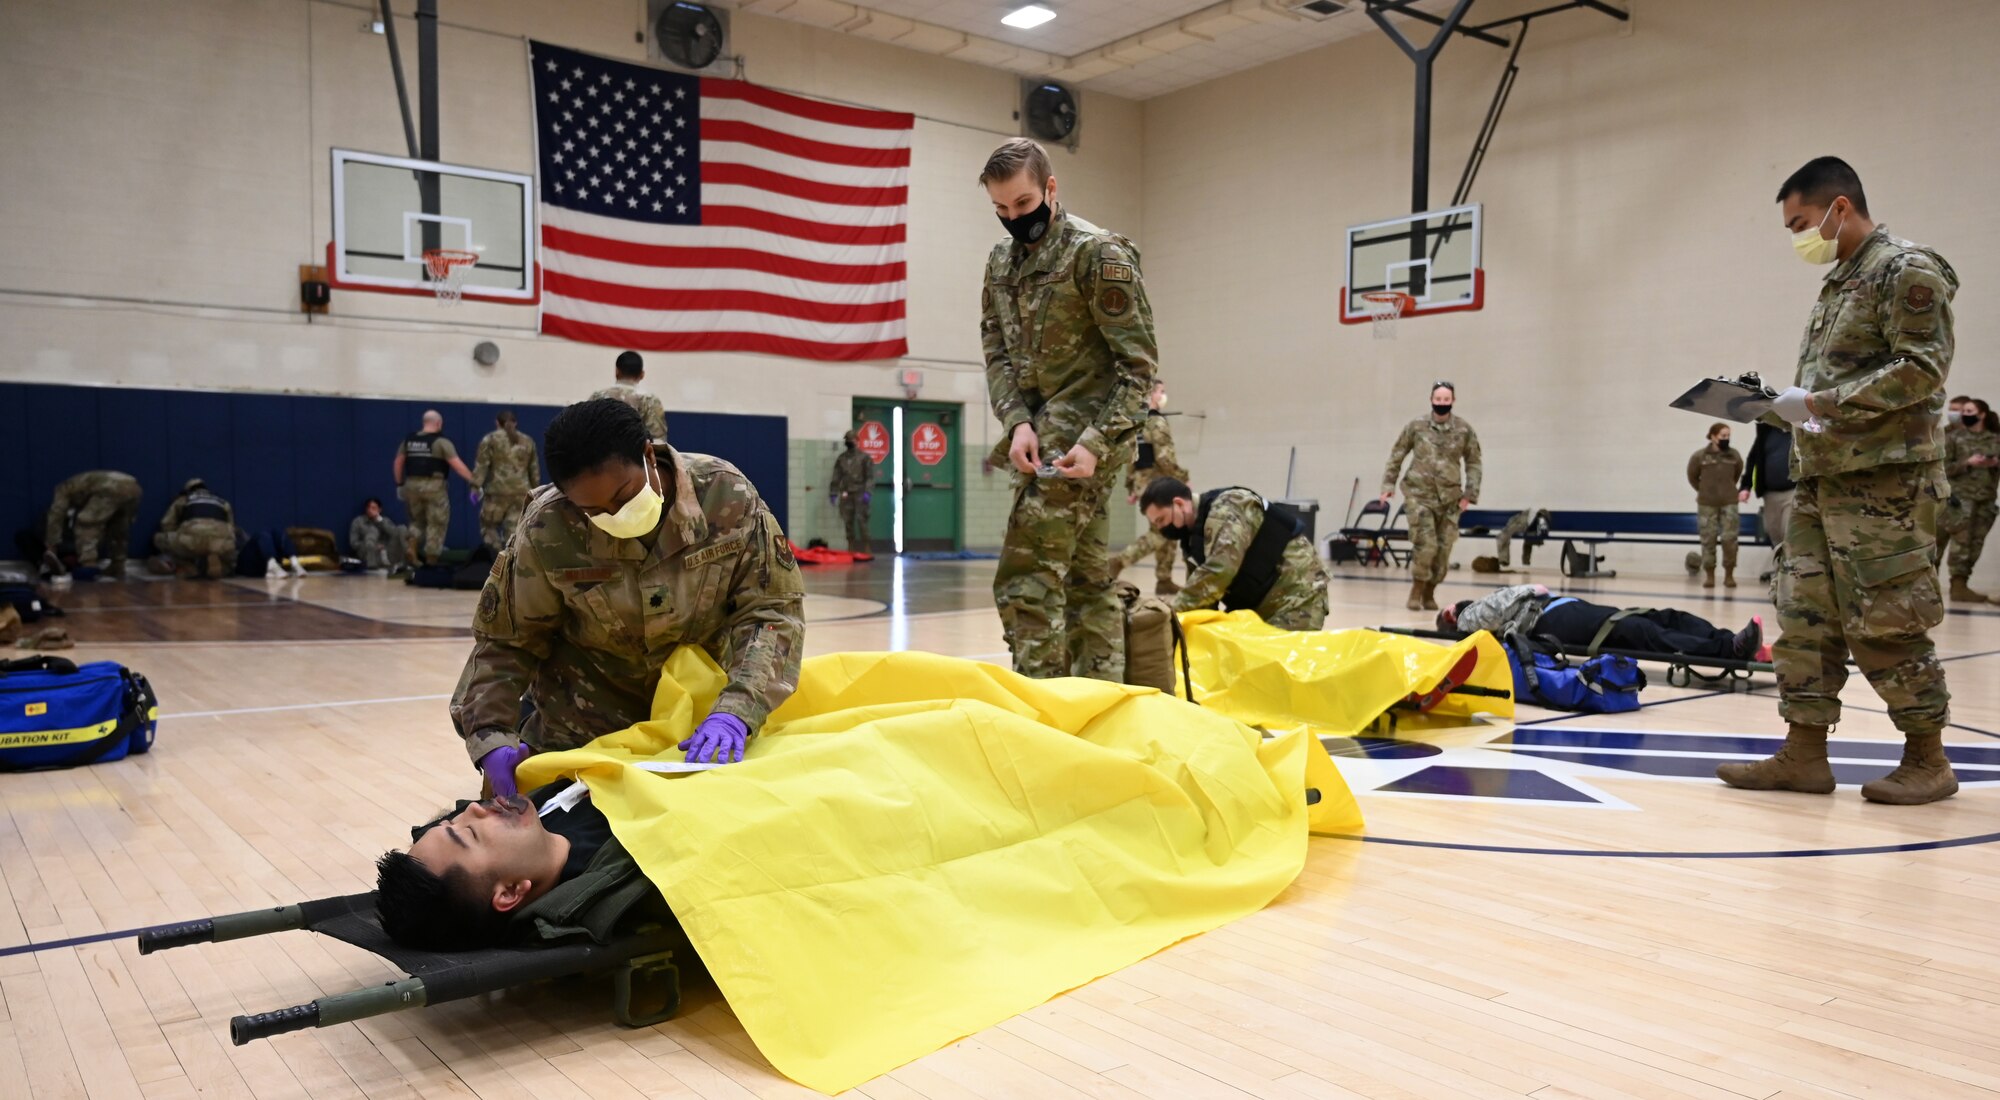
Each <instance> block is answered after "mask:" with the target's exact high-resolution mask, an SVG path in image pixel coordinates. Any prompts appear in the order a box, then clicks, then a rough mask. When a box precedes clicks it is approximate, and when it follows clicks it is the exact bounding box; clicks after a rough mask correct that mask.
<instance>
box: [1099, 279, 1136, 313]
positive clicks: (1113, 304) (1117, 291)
mask: <svg viewBox="0 0 2000 1100" xmlns="http://www.w3.org/2000/svg"><path fill="white" fill-rule="evenodd" d="M1097 308H1098V309H1099V310H1101V311H1103V313H1104V315H1105V316H1106V317H1123V316H1125V311H1126V310H1128V309H1131V308H1132V296H1131V295H1130V294H1127V293H1125V291H1124V290H1123V289H1121V288H1119V287H1115V286H1107V287H1105V288H1104V289H1103V290H1101V291H1099V292H1098V294H1097Z"/></svg>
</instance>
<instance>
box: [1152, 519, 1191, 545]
mask: <svg viewBox="0 0 2000 1100" xmlns="http://www.w3.org/2000/svg"><path fill="white" fill-rule="evenodd" d="M1159 532H1160V536H1161V537H1162V538H1165V539H1167V540H1168V541H1170V542H1179V541H1181V540H1182V539H1184V538H1186V537H1187V533H1188V531H1187V528H1185V527H1182V526H1181V525H1180V524H1178V523H1169V524H1167V525H1166V526H1165V527H1161V528H1159Z"/></svg>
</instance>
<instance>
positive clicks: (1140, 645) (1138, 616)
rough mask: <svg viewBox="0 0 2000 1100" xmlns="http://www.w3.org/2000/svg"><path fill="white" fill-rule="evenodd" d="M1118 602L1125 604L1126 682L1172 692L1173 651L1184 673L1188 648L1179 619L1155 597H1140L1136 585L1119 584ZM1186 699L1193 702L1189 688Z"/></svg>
mask: <svg viewBox="0 0 2000 1100" xmlns="http://www.w3.org/2000/svg"><path fill="white" fill-rule="evenodd" d="M1116 588H1117V592H1118V600H1119V602H1120V603H1122V604H1124V605H1125V682H1126V683H1128V684H1136V685H1138V686H1140V687H1149V688H1158V689H1159V690H1161V691H1163V692H1166V693H1167V694H1168V695H1172V694H1173V693H1174V651H1175V649H1176V648H1179V649H1180V651H1181V664H1182V666H1183V672H1185V666H1186V665H1187V647H1186V644H1185V640H1184V639H1183V638H1182V637H1181V624H1180V619H1179V618H1177V617H1175V615H1174V609H1173V607H1172V606H1171V605H1169V604H1168V603H1167V601H1165V600H1163V599H1160V598H1159V597H1158V596H1145V595H1141V594H1140V592H1139V588H1138V586H1137V585H1135V584H1133V583H1131V582H1130V581H1119V582H1117V585H1116ZM1189 698H1190V699H1192V698H1193V695H1192V689H1190V695H1189Z"/></svg>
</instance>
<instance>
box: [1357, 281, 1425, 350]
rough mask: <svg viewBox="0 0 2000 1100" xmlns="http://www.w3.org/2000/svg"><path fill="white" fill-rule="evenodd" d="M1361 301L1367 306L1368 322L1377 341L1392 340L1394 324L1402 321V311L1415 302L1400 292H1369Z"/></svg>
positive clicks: (1394, 331)
mask: <svg viewBox="0 0 2000 1100" xmlns="http://www.w3.org/2000/svg"><path fill="white" fill-rule="evenodd" d="M1361 300H1362V301H1363V302H1365V303H1367V305H1368V320H1369V321H1370V322H1372V324H1371V326H1370V327H1372V328H1373V329H1374V330H1375V339H1377V340H1394V339H1395V338H1396V322H1397V321H1399V320H1401V319H1402V317H1403V310H1405V309H1407V308H1409V306H1410V303H1412V302H1414V301H1416V299H1414V298H1412V297H1410V296H1409V295H1407V294H1404V293H1403V292H1402V291H1400V290H1371V291H1369V292H1368V293H1366V294H1363V295H1362V296H1361Z"/></svg>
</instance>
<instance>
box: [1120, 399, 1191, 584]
mask: <svg viewBox="0 0 2000 1100" xmlns="http://www.w3.org/2000/svg"><path fill="white" fill-rule="evenodd" d="M1148 447H1150V448H1151V449H1152V459H1153V461H1152V464H1151V465H1150V466H1144V467H1142V466H1140V465H1139V460H1140V459H1141V458H1144V457H1146V451H1145V448H1148ZM1156 477H1171V478H1178V479H1179V480H1181V481H1186V480H1187V479H1188V472H1187V467H1185V466H1182V465H1181V464H1180V459H1179V458H1178V457H1177V456H1176V455H1175V454H1174V433H1173V429H1172V428H1170V427H1168V426H1167V416H1166V414H1165V413H1162V412H1157V411H1155V412H1149V413H1147V414H1146V422H1145V423H1144V424H1141V425H1140V426H1139V440H1138V443H1137V444H1136V445H1135V446H1134V447H1133V460H1132V464H1131V465H1130V466H1127V467H1125V495H1126V496H1137V495H1139V494H1140V493H1143V492H1145V491H1146V486H1148V485H1151V484H1152V483H1153V479H1154V478H1156ZM1148 554H1152V555H1154V558H1153V579H1154V581H1155V582H1156V583H1157V584H1159V585H1161V586H1167V585H1171V584H1173V582H1174V544H1173V543H1172V542H1171V541H1169V540H1168V539H1167V538H1166V537H1165V536H1163V535H1161V534H1160V533H1159V532H1158V531H1154V530H1150V529H1148V530H1146V531H1143V532H1141V533H1140V535H1139V537H1138V538H1137V539H1135V540H1133V542H1132V545H1130V546H1127V547H1126V548H1125V549H1123V550H1120V551H1119V552H1117V553H1116V554H1113V555H1112V556H1111V572H1112V573H1114V574H1116V573H1121V572H1123V571H1124V570H1125V567H1126V566H1128V565H1131V564H1132V563H1133V562H1136V561H1140V560H1142V559H1144V558H1145V557H1146V555H1148Z"/></svg>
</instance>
